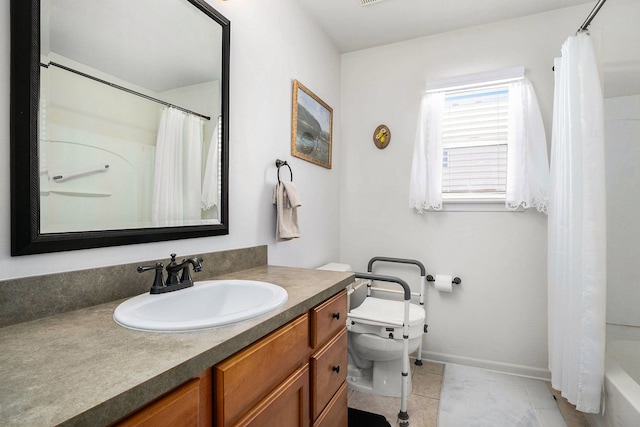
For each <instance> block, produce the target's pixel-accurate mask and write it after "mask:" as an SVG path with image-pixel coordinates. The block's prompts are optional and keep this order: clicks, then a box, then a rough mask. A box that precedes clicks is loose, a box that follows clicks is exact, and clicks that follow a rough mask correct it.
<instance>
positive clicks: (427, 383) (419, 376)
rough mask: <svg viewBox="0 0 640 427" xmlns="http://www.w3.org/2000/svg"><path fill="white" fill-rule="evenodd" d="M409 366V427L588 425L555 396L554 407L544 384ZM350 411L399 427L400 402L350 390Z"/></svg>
mask: <svg viewBox="0 0 640 427" xmlns="http://www.w3.org/2000/svg"><path fill="white" fill-rule="evenodd" d="M411 366H412V382H413V390H412V392H411V395H409V398H408V399H407V412H408V413H409V416H410V420H409V421H410V426H411V427H485V426H486V427H516V426H523V427H556V426H557V427H565V426H566V427H589V424H588V423H587V422H586V420H585V419H584V417H583V416H582V414H580V413H579V412H577V411H576V410H575V408H574V407H572V406H571V405H570V404H569V403H568V402H567V401H566V400H564V399H563V398H562V397H560V396H559V395H556V398H557V403H556V400H555V399H554V396H553V395H552V393H553V394H556V393H555V392H553V391H552V390H551V388H550V387H549V386H548V383H546V382H544V381H540V380H535V379H531V378H523V377H518V376H514V375H507V374H501V373H497V372H492V371H488V370H485V369H480V368H474V367H469V366H462V365H455V364H447V365H446V367H445V365H444V364H442V363H434V362H427V361H424V364H423V366H415V365H414V364H413V363H412V365H411ZM445 370H446V373H445ZM349 407H352V408H356V409H361V410H365V411H370V412H374V413H377V414H381V415H384V416H385V417H386V418H387V421H389V424H391V426H392V427H393V426H397V425H398V420H397V415H398V411H399V410H400V398H394V397H383V396H377V395H373V394H366V393H361V392H357V391H350V392H349Z"/></svg>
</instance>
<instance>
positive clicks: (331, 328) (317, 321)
mask: <svg viewBox="0 0 640 427" xmlns="http://www.w3.org/2000/svg"><path fill="white" fill-rule="evenodd" d="M311 316H312V321H311V324H312V326H311V347H313V348H316V347H317V346H318V345H320V344H322V343H323V342H325V341H326V340H327V338H329V337H330V336H332V335H333V334H335V333H336V332H337V331H338V330H339V329H340V328H342V327H344V326H345V325H346V321H347V291H342V292H340V293H338V294H336V295H335V296H333V297H331V298H329V299H328V300H326V301H325V302H323V303H322V304H320V305H319V306H317V307H316V308H314V309H313V310H311Z"/></svg>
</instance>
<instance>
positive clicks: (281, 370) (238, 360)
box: [213, 314, 310, 427]
mask: <svg viewBox="0 0 640 427" xmlns="http://www.w3.org/2000/svg"><path fill="white" fill-rule="evenodd" d="M309 352H310V350H309V315H308V314H304V315H302V316H300V317H298V318H296V319H294V320H292V321H291V322H289V323H288V324H287V325H285V326H283V327H282V328H280V329H278V330H277V331H275V332H273V333H271V334H270V335H268V336H266V337H265V338H263V339H261V340H259V341H257V342H256V343H254V344H252V345H250V346H249V347H247V348H245V349H244V350H241V351H240V352H239V353H236V354H235V355H233V356H231V357H230V358H228V359H226V360H225V361H223V362H221V363H220V364H218V365H216V366H214V368H213V372H214V378H215V379H214V381H215V410H214V414H215V415H214V416H215V421H216V426H219V427H228V426H230V425H232V424H234V423H235V422H236V421H237V420H238V419H239V418H240V417H241V416H243V414H244V413H245V412H246V411H247V410H249V408H251V407H253V406H254V405H256V404H257V403H258V402H259V401H261V400H262V399H263V398H264V397H265V396H266V395H267V394H268V393H270V392H271V391H272V390H273V389H274V388H275V387H276V386H277V385H278V384H280V383H281V382H282V381H283V380H284V379H285V378H287V377H288V376H289V375H290V374H291V373H292V372H293V371H295V370H296V369H297V368H299V367H300V366H302V365H303V364H306V363H308V358H309Z"/></svg>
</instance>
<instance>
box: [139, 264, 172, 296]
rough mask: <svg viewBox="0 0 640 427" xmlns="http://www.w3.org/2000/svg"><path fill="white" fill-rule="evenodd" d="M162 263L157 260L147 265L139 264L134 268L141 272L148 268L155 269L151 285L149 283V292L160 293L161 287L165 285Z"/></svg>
mask: <svg viewBox="0 0 640 427" xmlns="http://www.w3.org/2000/svg"><path fill="white" fill-rule="evenodd" d="M163 267H164V264H163V263H161V262H157V263H156V265H147V266H143V265H141V266H139V267H138V268H137V269H136V270H137V271H138V273H143V272H145V271H149V270H154V269H155V270H156V275H155V277H154V279H153V285H151V290H150V291H149V293H151V294H160V293H162V289H163V288H164V287H165V284H164V279H163V277H162V268H163Z"/></svg>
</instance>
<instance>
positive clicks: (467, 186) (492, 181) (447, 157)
mask: <svg viewBox="0 0 640 427" xmlns="http://www.w3.org/2000/svg"><path fill="white" fill-rule="evenodd" d="M508 114H509V87H508V86H507V85H504V84H503V85H491V86H485V87H480V88H474V89H468V90H458V91H449V92H445V99H444V111H443V124H442V150H443V155H442V199H443V201H454V200H465V201H468V200H487V201H488V200H504V198H505V192H506V183H507V125H508V118H509V117H508Z"/></svg>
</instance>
